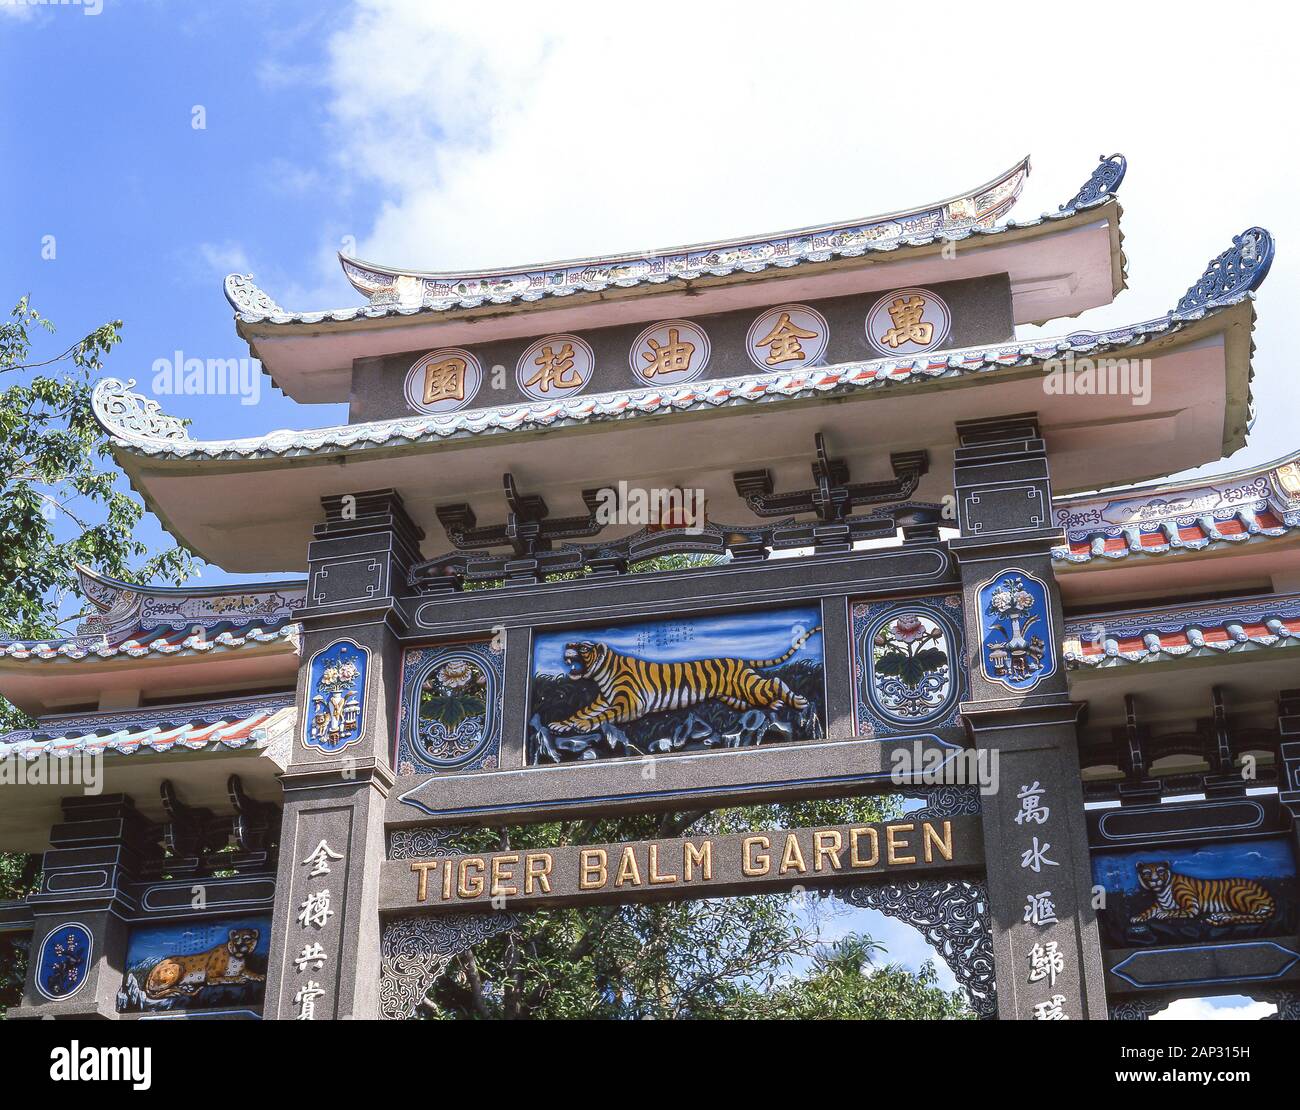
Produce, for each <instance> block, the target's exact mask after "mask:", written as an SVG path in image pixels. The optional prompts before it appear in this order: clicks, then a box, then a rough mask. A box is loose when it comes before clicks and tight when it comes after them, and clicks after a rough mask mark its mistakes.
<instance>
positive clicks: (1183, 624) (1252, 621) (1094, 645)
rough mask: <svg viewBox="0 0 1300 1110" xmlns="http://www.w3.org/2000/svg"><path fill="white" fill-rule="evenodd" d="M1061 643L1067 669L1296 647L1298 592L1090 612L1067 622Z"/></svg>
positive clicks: (1299, 641) (1299, 620)
mask: <svg viewBox="0 0 1300 1110" xmlns="http://www.w3.org/2000/svg"><path fill="white" fill-rule="evenodd" d="M1063 647H1064V656H1065V663H1066V666H1067V667H1068V668H1080V667H1093V668H1097V667H1122V666H1128V665H1132V664H1138V663H1141V664H1154V663H1159V662H1171V661H1175V660H1184V659H1206V658H1210V659H1213V658H1220V657H1222V656H1225V655H1228V654H1243V653H1251V652H1255V651H1262V650H1282V649H1286V648H1300V594H1287V595H1281V596H1271V597H1263V598H1259V597H1239V598H1230V599H1227V600H1224V601H1214V602H1206V603H1202V604H1198V605H1169V606H1161V607H1157V608H1152V609H1141V610H1130V611H1126V612H1118V613H1116V612H1098V613H1092V614H1088V615H1086V616H1082V617H1076V618H1072V619H1071V620H1070V621H1068V622H1067V624H1066V627H1065V636H1064V637H1063ZM1294 665H1295V664H1294V663H1292V666H1294Z"/></svg>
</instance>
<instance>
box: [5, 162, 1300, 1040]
mask: <svg viewBox="0 0 1300 1110" xmlns="http://www.w3.org/2000/svg"><path fill="white" fill-rule="evenodd" d="M1125 168H1126V164H1125V161H1124V159H1123V158H1122V157H1121V156H1119V155H1112V156H1108V157H1105V158H1103V159H1102V160H1101V162H1100V164H1099V165H1097V166H1096V168H1095V169H1094V171H1093V172H1092V174H1091V176H1090V177H1088V179H1087V180H1086V182H1084V184H1083V185H1082V186H1081V188H1080V189H1079V191H1078V192H1077V193H1076V194H1075V195H1074V196H1073V197H1071V198H1069V200H1067V201H1066V202H1065V203H1064V204H1062V205H1060V206H1059V207H1058V208H1056V209H1055V210H1053V211H1051V212H1048V213H1046V214H1044V215H1042V216H1040V217H1037V218H1034V219H1023V220H1018V221H1014V222H1013V221H1010V220H1007V219H1006V214H1007V212H1008V211H1009V209H1010V208H1011V207H1012V205H1013V204H1014V203H1015V201H1016V199H1017V197H1018V196H1019V194H1020V192H1021V190H1022V188H1023V186H1024V183H1025V179H1026V177H1027V175H1028V172H1029V165H1028V162H1027V161H1025V162H1022V163H1020V164H1018V165H1016V166H1014V167H1012V168H1011V169H1010V170H1008V171H1007V172H1006V173H1004V174H1001V175H1000V176H998V177H996V178H994V179H993V180H992V181H990V182H989V183H988V184H986V185H983V186H980V187H979V188H976V189H973V190H971V191H969V192H967V193H963V194H962V195H960V196H957V197H954V198H952V199H950V200H947V201H944V202H941V203H938V204H932V205H927V206H924V207H921V208H918V209H915V210H912V211H907V212H896V213H892V214H889V215H885V216H880V217H875V218H869V219H862V220H854V221H851V222H849V223H845V224H836V225H826V226H820V227H814V228H806V229H802V230H798V231H792V232H784V233H779V234H773V235H762V236H757V237H754V238H748V239H732V240H727V241H721V242H715V243H706V244H700V245H697V246H691V247H683V248H675V249H670V250H663V251H654V252H648V253H635V254H628V255H618V256H611V257H604V258H591V259H580V260H576V261H568V262H557V263H543V264H538V265H530V266H519V267H509V268H505V269H499V270H492V271H485V272H476V273H435V272H427V273H426V272H411V271H405V270H396V269H392V268H388V267H384V266H381V265H377V264H374V263H370V262H362V261H359V260H358V259H355V258H350V257H344V258H342V259H341V262H342V266H343V270H344V272H345V274H346V275H347V277H348V280H349V281H350V282H351V283H352V285H353V286H354V287H355V288H356V289H357V290H358V291H359V293H361V294H363V295H364V297H365V298H366V303H364V304H362V305H360V306H358V307H351V308H345V309H339V310H333V311H323V312H290V311H287V310H285V309H283V308H281V307H280V306H279V305H278V304H277V303H276V302H275V301H274V300H273V299H272V297H271V296H270V295H269V294H267V293H266V292H264V291H262V290H261V289H259V288H258V287H257V286H256V285H255V284H254V283H253V281H252V279H251V278H250V277H247V276H241V275H231V277H229V278H228V279H227V281H226V293H227V296H228V298H229V300H230V302H231V304H232V305H233V307H234V309H235V327H236V329H237V331H238V334H239V335H240V336H241V337H242V338H243V339H244V340H245V341H246V342H247V343H248V345H249V347H250V349H251V351H252V353H253V354H254V355H255V356H256V357H257V358H258V359H260V360H261V363H262V366H263V369H264V370H265V371H266V373H267V374H269V375H270V376H271V378H272V380H273V381H274V383H275V384H276V385H277V386H278V387H279V388H280V389H282V390H283V391H284V392H285V393H286V394H288V396H289V397H291V398H292V399H294V400H295V401H298V402H302V403H304V404H310V403H316V402H339V403H345V404H347V406H348V411H349V418H348V422H347V423H346V424H344V425H340V426H336V427H325V428H315V429H313V430H309V431H302V432H288V431H284V432H275V433H272V434H270V435H266V436H260V437H252V438H246V439H230V440H219V441H204V440H196V439H193V438H191V436H190V434H189V431H188V430H187V428H186V426H185V425H184V424H183V423H182V422H181V421H179V420H177V419H176V418H174V417H172V416H170V415H168V414H167V413H165V412H163V411H162V410H161V409H160V407H159V406H158V404H157V403H156V402H155V401H153V400H151V399H149V398H146V397H144V396H142V395H141V394H139V393H137V392H136V390H135V386H134V383H133V382H129V381H128V382H125V383H124V382H121V381H116V380H113V379H104V380H102V381H100V382H99V383H98V386H97V388H96V390H95V398H94V403H95V411H96V413H97V415H98V418H99V420H100V422H101V423H102V425H103V427H104V429H105V431H106V432H107V434H108V436H109V437H110V441H111V445H112V450H113V452H114V456H115V458H116V460H117V463H118V464H119V465H120V467H121V469H122V470H123V471H124V473H125V475H126V476H127V478H128V479H129V480H130V482H131V484H132V485H133V486H134V488H135V489H136V490H138V491H139V492H140V494H141V496H142V497H143V498H144V500H145V502H146V503H147V505H148V507H149V508H150V509H151V510H152V511H153V512H154V513H156V514H157V516H158V517H159V519H160V520H161V521H162V522H163V523H164V525H165V526H166V527H167V528H168V529H169V530H170V531H171V532H172V534H173V535H175V537H176V538H177V540H178V541H179V542H181V543H183V544H184V545H185V546H187V547H189V548H190V549H192V550H193V551H195V552H196V553H198V554H199V555H201V556H202V557H203V558H204V559H206V560H208V561H209V562H211V563H213V564H215V565H216V566H218V567H220V568H222V569H224V570H225V571H229V572H260V573H271V574H284V575H288V576H289V577H288V578H286V579H285V580H284V581H278V582H273V583H270V584H264V585H258V586H255V587H253V586H247V587H215V588H213V587H203V588H188V587H187V588H179V589H177V588H142V587H137V586H131V585H127V584H125V583H122V582H118V581H114V580H112V579H110V578H106V577H104V576H103V575H101V574H99V573H96V572H95V571H94V570H91V569H87V570H85V571H84V573H83V576H82V592H83V593H84V595H85V598H86V600H87V601H88V603H89V606H90V610H91V613H92V615H91V616H90V617H88V618H87V619H86V620H85V621H84V623H83V624H82V626H81V627H80V629H79V630H78V631H77V633H76V634H75V635H73V636H71V637H69V638H67V639H64V640H57V641H41V642H30V643H29V642H24V643H12V642H6V643H0V694H3V696H4V697H5V698H7V699H9V701H11V702H13V703H14V704H15V705H16V706H18V707H19V708H20V709H22V710H24V711H26V712H27V713H29V714H31V715H32V716H33V717H34V718H35V724H34V726H33V727H31V728H28V729H24V730H22V731H19V732H15V733H11V734H9V735H6V736H4V737H0V772H2V776H3V777H0V850H5V851H19V852H29V853H44V859H43V868H42V872H41V884H40V888H39V890H38V891H37V892H36V893H34V894H32V895H31V896H30V897H28V898H27V899H26V900H25V901H23V902H19V903H10V904H3V905H0V943H4V944H7V945H8V946H9V947H10V948H11V949H12V948H14V947H20V948H23V949H25V951H26V954H27V958H26V967H27V972H26V975H27V978H26V988H25V995H24V999H23V1002H22V1004H21V1006H19V1007H17V1008H16V1009H15V1010H13V1011H11V1016H16V1017H44V1016H100V1017H118V1016H124V1015H132V1016H142V1017H149V1016H154V1017H156V1016H163V1015H171V1016H191V1017H198V1016H229V1017H240V1016H243V1017H257V1016H262V1017H268V1018H284V1019H290V1018H292V1019H303V1020H310V1019H325V1018H339V1017H379V1016H382V1017H389V1018H401V1017H410V1016H412V1015H413V1014H414V1013H415V1012H416V1010H417V1009H418V1008H419V1007H420V1006H421V1005H423V1004H424V1002H425V1000H426V998H428V997H429V995H430V992H431V991H434V990H436V989H438V984H439V983H440V981H442V978H443V976H444V975H445V973H446V972H447V969H448V968H449V966H451V965H452V963H453V961H461V960H462V959H463V958H464V954H465V953H468V952H471V951H473V950H475V949H476V948H480V949H481V947H482V946H485V945H492V944H500V943H503V941H502V938H503V937H509V936H512V935H514V934H517V933H518V932H519V931H520V930H521V929H523V928H525V927H526V923H527V921H528V916H527V915H529V914H533V913H537V912H546V911H548V910H552V909H555V908H557V907H579V908H580V907H589V906H614V907H618V906H622V905H635V904H640V903H648V902H657V901H665V900H681V899H708V898H715V899H717V898H732V897H745V896H751V895H757V894H772V893H777V894H788V893H789V892H790V891H792V890H795V889H799V890H814V891H820V892H821V893H822V894H823V895H825V896H826V897H830V898H835V899H838V900H839V901H840V902H842V903H844V904H846V905H848V906H854V907H870V908H875V909H878V910H881V911H883V912H884V913H887V914H891V915H893V916H896V917H898V918H900V919H901V920H903V921H906V922H908V923H910V924H912V925H914V926H915V927H916V928H918V929H919V930H920V931H921V932H922V934H923V935H924V937H925V939H926V940H927V941H928V942H929V943H930V944H931V945H933V946H934V947H935V949H936V951H937V952H938V954H939V955H940V957H941V958H942V959H943V960H944V961H946V963H947V964H948V966H949V967H950V969H951V971H952V973H953V975H954V976H955V978H956V981H957V982H958V984H959V985H960V986H961V988H962V990H963V991H964V993H965V995H966V997H967V999H968V1002H969V1006H970V1008H971V1009H972V1010H973V1011H974V1012H975V1013H976V1014H978V1015H980V1016H982V1017H989V1018H992V1017H1000V1018H1008V1019H1011V1018H1037V1019H1071V1020H1080V1019H1104V1018H1107V1017H1108V1016H1109V1017H1122V1018H1131V1017H1146V1016H1149V1015H1150V1014H1152V1013H1155V1012H1158V1011H1159V1010H1161V1009H1163V1008H1164V1007H1166V1006H1167V1005H1168V1004H1169V1003H1170V1002H1171V1001H1173V1000H1174V999H1177V998H1179V997H1180V996H1185V995H1189V994H1194V995H1205V994H1247V995H1251V996H1253V997H1256V998H1260V999H1266V1000H1268V1001H1271V1002H1273V1003H1275V1004H1276V1005H1277V1008H1278V1011H1279V1016H1284V1017H1295V1016H1296V1014H1297V1012H1298V1010H1300V890H1298V884H1297V877H1296V858H1297V849H1298V847H1300V839H1298V837H1297V815H1298V814H1300V683H1298V682H1297V679H1296V674H1297V673H1298V672H1297V669H1296V664H1297V661H1298V660H1300V540H1298V539H1297V537H1298V536H1300V461H1298V460H1297V458H1287V459H1282V460H1279V461H1278V462H1276V463H1274V464H1273V465H1271V466H1266V467H1261V468H1258V469H1254V470H1238V471H1236V472H1233V473H1224V474H1221V475H1220V476H1218V477H1202V478H1197V479H1195V480H1191V481H1169V480H1166V476H1167V475H1171V474H1177V473H1181V472H1185V471H1188V470H1190V469H1192V468H1195V467H1202V466H1204V465H1205V464H1214V463H1218V462H1219V461H1220V460H1222V459H1225V458H1228V457H1229V456H1231V455H1232V454H1233V453H1234V452H1236V451H1237V450H1238V449H1239V448H1241V447H1242V446H1243V445H1244V444H1245V442H1246V433H1247V429H1248V427H1249V423H1250V411H1251V378H1252V375H1253V373H1254V367H1253V366H1252V357H1253V345H1252V339H1251V333H1252V330H1253V325H1254V312H1255V309H1254V291H1255V290H1256V289H1257V288H1258V287H1259V285H1260V283H1261V282H1262V281H1263V280H1264V278H1265V275H1266V274H1267V272H1268V269H1269V267H1270V265H1271V264H1272V262H1273V252H1274V247H1273V240H1272V238H1271V236H1270V235H1269V233H1268V232H1267V231H1265V230H1263V229H1261V228H1249V229H1247V230H1245V231H1240V232H1239V233H1237V234H1234V232H1237V231H1238V229H1235V228H1227V227H1224V228H1220V229H1219V230H1218V232H1217V233H1215V234H1214V235H1212V236H1211V238H1209V239H1207V241H1206V242H1205V252H1206V255H1207V256H1208V257H1210V258H1211V261H1210V263H1209V266H1208V268H1207V269H1206V270H1205V272H1204V274H1203V275H1201V276H1200V277H1195V275H1191V274H1189V275H1188V278H1189V280H1190V279H1192V278H1194V277H1195V280H1192V281H1191V286H1190V288H1189V289H1188V291H1187V292H1186V293H1185V294H1183V295H1182V296H1179V290H1170V291H1169V296H1168V300H1167V302H1166V303H1168V304H1170V305H1171V306H1172V307H1171V308H1170V309H1169V311H1168V312H1166V313H1165V314H1163V315H1161V316H1158V317H1156V318H1154V319H1146V320H1141V321H1138V322H1136V323H1133V324H1130V325H1128V326H1126V327H1118V328H1111V329H1108V330H1106V331H1100V332H1094V331H1081V330H1078V329H1077V328H1073V327H1071V325H1069V324H1066V325H1064V326H1063V327H1062V328H1061V329H1060V334H1059V337H1058V338H1054V339H1032V340H1029V339H1018V338H1017V334H1016V329H1017V325H1020V324H1031V323H1032V324H1041V323H1044V322H1048V321H1052V320H1058V319H1065V320H1068V319H1069V318H1071V317H1074V316H1076V315H1078V314H1079V313H1081V312H1083V311H1085V310H1087V309H1090V308H1094V307H1098V306H1102V305H1107V304H1110V303H1111V302H1112V301H1113V300H1114V298H1115V297H1116V296H1117V295H1118V294H1119V293H1120V292H1121V291H1122V290H1123V288H1124V285H1125V268H1124V257H1123V254H1122V253H1121V249H1120V244H1121V236H1120V228H1119V223H1120V206H1119V203H1118V201H1117V200H1116V192H1117V190H1118V189H1119V187H1120V184H1121V182H1122V180H1123V177H1124V172H1125ZM760 423H761V425H762V427H761V428H760V427H759V425H760ZM1097 490H1105V491H1107V492H1104V493H1097V492H1093V491H1097ZM87 769H89V770H90V771H93V772H94V774H95V776H96V783H97V786H98V789H97V790H94V791H91V790H87V789H83V788H82V786H83V784H82V782H81V780H80V779H78V777H77V776H78V775H79V774H82V773H83V772H85V771H86V770H87ZM19 787H21V788H19ZM873 797H875V798H877V799H878V800H882V804H881V805H879V806H877V807H876V808H875V809H874V810H872V811H871V816H870V818H867V817H862V818H861V819H854V817H853V816H852V814H851V813H850V817H849V819H848V820H847V821H846V820H843V819H841V818H842V817H843V814H844V813H845V812H848V811H846V810H845V809H844V808H843V807H841V808H837V809H833V808H824V809H822V810H820V811H817V810H814V809H812V808H811V807H809V806H807V805H805V808H804V809H803V810H800V811H799V812H804V813H814V812H816V813H819V814H820V816H816V817H814V818H810V819H809V820H808V821H806V822H802V823H801V822H799V821H791V820H786V821H785V822H784V824H786V825H790V826H793V827H782V825H781V823H780V822H777V823H773V822H772V821H770V820H768V821H766V823H764V822H760V821H757V820H753V821H750V822H749V823H746V821H745V820H743V819H742V818H741V817H740V816H736V815H737V814H738V813H739V812H740V810H741V808H742V807H756V806H758V804H760V803H761V804H763V806H764V807H766V808H764V809H762V810H757V809H748V810H745V812H747V813H755V812H763V813H767V814H772V813H778V812H780V813H789V812H790V808H789V807H791V806H794V805H796V804H800V803H812V802H819V803H820V802H830V801H834V802H835V803H836V804H837V805H838V804H839V803H841V802H846V801H847V802H851V803H854V804H858V805H859V806H861V805H862V804H863V800H864V799H865V800H868V801H869V800H870V799H872V798H873ZM850 808H851V807H850ZM720 812H723V813H730V814H732V815H733V817H732V818H729V819H728V820H727V821H717V820H714V821H711V822H710V821H709V820H706V818H709V816H710V815H716V814H718V813H720ZM863 812H865V811H863ZM827 814H835V815H836V816H835V817H834V819H828V817H827V816H826V815H827ZM859 816H861V815H860V814H859ZM611 817H619V818H620V819H628V821H630V822H631V823H630V824H628V825H625V826H624V827H633V828H642V827H643V828H644V830H645V832H644V835H640V836H638V837H637V838H635V839H628V840H626V841H620V842H615V843H608V842H601V840H600V837H599V836H598V835H597V834H596V832H595V830H596V829H597V827H598V826H597V822H599V821H600V820H602V819H605V818H611ZM651 818H653V819H651ZM882 818H883V819H882ZM638 819H644V821H643V824H642V825H637V824H636V821H637V820H638ZM701 821H703V823H702V824H701ZM556 823H563V828H564V829H565V830H566V834H565V836H563V837H556V836H555V835H554V828H555V827H556ZM548 828H549V829H550V832H548V831H547V829H548ZM584 830H586V832H585V833H584ZM548 837H549V839H548ZM606 839H607V840H608V839H609V838H608V837H607V838H606ZM615 912H626V911H615Z"/></svg>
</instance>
